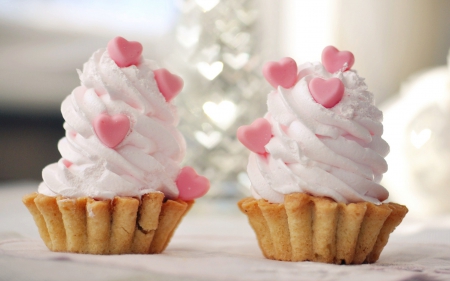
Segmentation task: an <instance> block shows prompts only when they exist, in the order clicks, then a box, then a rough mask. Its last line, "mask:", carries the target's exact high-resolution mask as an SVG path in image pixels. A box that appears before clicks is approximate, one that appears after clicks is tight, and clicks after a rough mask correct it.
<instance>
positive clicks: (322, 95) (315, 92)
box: [308, 77, 345, 108]
mask: <svg viewBox="0 0 450 281" xmlns="http://www.w3.org/2000/svg"><path fill="white" fill-rule="evenodd" d="M308 86H309V91H310V92H311V96H312V97H313V98H314V100H315V101H316V102H318V103H320V104H321V105H323V106H324V107H326V108H332V107H333V106H335V105H336V104H337V103H338V102H340V101H341V99H342V97H343V96H344V91H345V87H344V83H342V81H341V80H340V79H339V78H330V79H328V80H324V79H322V78H319V77H315V78H313V79H311V81H310V82H309V85H308Z"/></svg>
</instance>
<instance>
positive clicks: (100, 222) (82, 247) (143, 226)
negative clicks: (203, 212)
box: [22, 193, 194, 255]
mask: <svg viewBox="0 0 450 281" xmlns="http://www.w3.org/2000/svg"><path fill="white" fill-rule="evenodd" d="M22 201H23V203H24V204H25V206H26V207H27V208H28V210H29V211H30V213H31V214H32V215H33V218H34V221H35V223H36V225H37V227H38V229H39V234H40V236H41V238H42V240H44V243H45V245H46V246H47V247H48V248H49V249H50V250H51V251H54V252H73V253H88V254H99V255H107V254H131V253H134V254H157V253H161V252H162V251H164V249H165V248H166V247H167V245H168V244H169V241H170V239H171V237H172V235H173V233H174V231H175V229H176V228H177V226H178V224H179V223H180V221H181V219H182V218H183V216H184V215H185V214H186V213H187V212H188V211H189V209H190V208H191V207H192V205H193V204H194V201H187V202H185V201H182V200H167V201H165V202H164V194H162V193H148V194H145V195H143V196H142V197H141V199H140V200H139V199H137V198H133V197H115V198H114V199H113V200H95V199H93V198H89V197H82V198H63V197H61V196H58V197H50V196H46V195H43V194H39V193H31V194H28V195H25V196H24V197H23V199H22Z"/></svg>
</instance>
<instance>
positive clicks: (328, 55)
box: [322, 46, 355, 73]
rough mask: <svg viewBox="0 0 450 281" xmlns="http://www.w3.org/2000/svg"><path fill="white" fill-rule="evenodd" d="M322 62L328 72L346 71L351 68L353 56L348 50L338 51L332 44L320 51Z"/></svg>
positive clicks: (353, 60) (353, 61)
mask: <svg viewBox="0 0 450 281" xmlns="http://www.w3.org/2000/svg"><path fill="white" fill-rule="evenodd" d="M322 63H323V66H325V69H326V70H327V71H328V72H330V73H334V72H336V71H339V70H342V71H346V70H349V69H350V68H352V66H353V64H354V63H355V57H354V56H353V54H352V53H351V52H349V51H339V50H338V49H336V48H335V47H333V46H328V47H325V49H323V51H322Z"/></svg>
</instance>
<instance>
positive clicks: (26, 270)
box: [0, 182, 450, 281]
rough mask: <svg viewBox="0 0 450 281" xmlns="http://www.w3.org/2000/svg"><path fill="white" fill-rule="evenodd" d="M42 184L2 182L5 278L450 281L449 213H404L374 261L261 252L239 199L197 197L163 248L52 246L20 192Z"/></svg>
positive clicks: (0, 247)
mask: <svg viewBox="0 0 450 281" xmlns="http://www.w3.org/2000/svg"><path fill="white" fill-rule="evenodd" d="M36 187H37V183H29V182H19V183H7V184H3V185H0V280H68V281H70V280H83V279H86V280H87V279H88V280H180V279H182V280H361V278H362V276H364V278H363V279H364V280H386V281H390V280H393V281H394V280H450V214H448V215H446V216H441V217H432V218H428V219H426V220H424V219H415V218H413V217H409V216H407V218H406V219H405V221H404V222H403V223H402V224H401V225H400V226H399V227H398V228H397V230H396V231H395V232H394V233H393V234H392V235H391V238H390V242H389V244H388V245H387V246H386V248H385V250H384V251H383V253H382V255H381V257H380V259H379V260H378V262H377V263H375V264H372V265H357V266H339V265H330V264H320V263H311V262H280V261H272V260H267V259H264V258H263V257H262V255H261V252H260V250H259V248H258V245H257V242H256V240H255V237H254V234H253V232H252V230H251V228H250V226H249V225H248V223H247V221H246V217H245V216H244V215H242V214H240V213H239V211H238V210H237V207H235V202H229V201H206V202H203V201H202V200H199V201H198V202H197V204H196V205H195V206H194V208H193V209H192V211H191V213H189V215H188V216H186V218H185V219H184V220H183V222H182V224H181V225H180V227H179V228H178V230H177V232H176V233H175V235H174V237H173V239H172V242H171V244H170V245H169V247H168V248H167V249H166V251H165V252H164V253H163V254H160V255H122V256H94V255H79V254H69V253H53V252H50V251H48V250H47V248H46V247H45V246H44V244H43V242H42V241H41V240H40V239H39V235H38V232H37V229H36V226H35V225H34V222H33V220H32V218H31V215H30V214H28V211H27V210H26V208H25V207H24V206H23V205H22V203H21V197H22V196H23V195H24V194H26V193H28V192H33V191H35V190H36Z"/></svg>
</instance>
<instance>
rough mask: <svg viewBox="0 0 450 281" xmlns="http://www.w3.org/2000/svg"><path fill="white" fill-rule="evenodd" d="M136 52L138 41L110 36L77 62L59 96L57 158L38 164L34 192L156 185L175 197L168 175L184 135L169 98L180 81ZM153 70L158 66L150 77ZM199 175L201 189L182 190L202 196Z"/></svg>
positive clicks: (133, 189)
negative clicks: (65, 92) (74, 81)
mask: <svg viewBox="0 0 450 281" xmlns="http://www.w3.org/2000/svg"><path fill="white" fill-rule="evenodd" d="M141 52H142V46H141V45H140V43H138V42H129V41H127V40H125V39H123V38H121V37H117V38H115V39H113V40H111V41H110V43H108V48H107V49H105V48H102V49H99V50H97V51H96V52H94V54H93V55H92V56H91V57H90V58H89V60H88V61H87V62H86V63H85V64H84V65H83V70H82V71H81V70H78V74H79V77H80V81H81V85H80V86H79V87H76V88H75V89H74V90H73V91H72V93H71V94H70V95H69V96H67V97H66V98H65V99H64V101H63V102H62V104H61V112H62V115H63V118H64V120H65V123H64V125H63V126H64V129H65V130H66V135H65V137H64V138H62V139H61V140H60V141H59V143H58V150H59V151H60V153H61V156H62V158H61V159H60V160H59V161H58V163H54V164H50V165H48V166H47V167H45V168H44V170H43V172H42V176H43V182H42V183H41V184H40V186H39V190H38V191H39V192H40V193H42V194H45V195H49V196H56V195H62V196H65V197H83V196H88V197H93V198H98V199H111V198H113V197H114V196H132V197H139V196H141V195H143V194H146V193H150V192H163V193H164V194H165V196H166V197H167V198H171V199H174V198H178V197H179V194H180V188H181V187H180V186H177V182H176V181H177V178H178V177H179V176H180V174H181V167H180V162H181V161H182V159H183V158H184V155H185V152H186V143H185V140H184V138H183V136H182V135H181V133H180V132H179V131H178V130H177V128H176V126H177V124H178V121H179V117H178V114H177V111H176V108H175V106H174V105H173V104H172V103H171V100H172V99H173V98H174V97H175V96H176V95H177V94H178V93H179V92H180V90H181V88H182V86H183V83H182V80H181V78H180V77H178V76H176V75H173V74H171V73H170V72H168V71H166V70H164V69H161V68H159V67H158V66H157V64H156V63H155V62H153V61H150V60H147V59H144V58H142V57H141ZM157 70H163V71H162V72H163V75H160V77H159V78H158V79H157V78H156V77H155V76H156V75H155V71H157ZM160 72H161V71H160ZM180 80H181V81H180ZM162 83H164V85H162ZM168 95H170V98H167V96H168ZM189 179H190V178H189ZM195 179H197V177H195ZM188 182H189V180H188ZM194 182H195V181H194ZM201 182H202V186H201V187H198V189H199V190H200V191H201V192H199V191H198V190H196V192H190V191H189V190H190V189H195V188H196V187H190V189H189V190H188V191H186V190H185V189H183V198H189V200H191V199H195V198H198V197H200V196H203V195H204V194H205V193H206V191H207V190H208V188H209V182H208V181H207V179H206V178H203V177H202V178H201ZM205 182H208V184H206V183H205Z"/></svg>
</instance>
